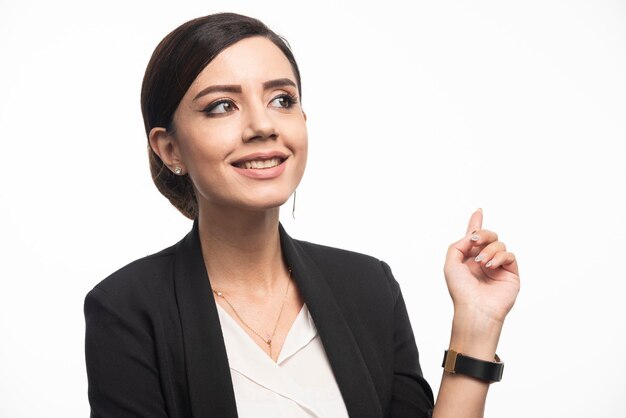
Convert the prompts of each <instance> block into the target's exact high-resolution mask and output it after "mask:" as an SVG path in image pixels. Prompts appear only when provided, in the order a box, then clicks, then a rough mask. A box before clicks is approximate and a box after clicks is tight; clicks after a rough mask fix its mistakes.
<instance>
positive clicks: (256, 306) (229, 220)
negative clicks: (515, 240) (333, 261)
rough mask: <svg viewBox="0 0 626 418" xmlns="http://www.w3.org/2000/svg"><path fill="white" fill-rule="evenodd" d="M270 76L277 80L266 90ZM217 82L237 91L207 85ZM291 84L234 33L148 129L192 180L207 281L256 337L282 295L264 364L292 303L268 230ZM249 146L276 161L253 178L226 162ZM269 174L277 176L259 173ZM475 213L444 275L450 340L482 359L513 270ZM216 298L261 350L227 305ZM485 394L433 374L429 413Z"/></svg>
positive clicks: (264, 53) (260, 49) (479, 409)
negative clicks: (450, 307) (167, 124)
mask: <svg viewBox="0 0 626 418" xmlns="http://www.w3.org/2000/svg"><path fill="white" fill-rule="evenodd" d="M275 80H282V81H281V82H274V85H273V86H268V82H271V81H275ZM285 80H287V81H285ZM224 85H228V86H236V87H237V88H236V89H232V88H228V89H224V88H220V89H218V91H210V92H207V88H209V89H211V88H213V87H214V86H224ZM295 85H296V78H295V76H294V74H293V71H292V69H291V66H290V64H289V62H288V61H287V59H286V57H285V56H284V55H283V54H282V52H281V51H280V50H279V49H278V48H277V47H276V46H275V45H274V44H273V43H271V42H270V41H268V40H267V39H265V38H261V37H254V38H248V39H244V40H241V41H239V42H237V43H235V44H234V45H232V46H230V47H228V48H226V49H225V50H224V51H222V52H221V53H220V54H219V55H218V56H217V57H216V58H215V59H214V60H213V61H212V62H211V63H210V64H209V65H208V66H207V67H206V68H205V69H204V70H203V71H202V72H201V73H200V74H199V75H198V77H197V78H196V80H195V81H194V82H193V83H192V85H191V86H190V88H189V90H188V91H187V93H186V94H185V96H184V97H183V99H182V101H181V103H180V104H179V106H178V108H177V110H176V112H175V114H174V118H173V122H174V129H173V131H170V132H168V131H167V130H166V129H165V128H154V129H152V131H151V132H150V135H149V140H150V145H151V147H152V148H153V149H154V151H155V152H156V153H157V154H158V155H159V156H160V157H161V159H162V160H163V162H164V163H165V164H166V165H167V166H168V167H169V168H170V169H171V170H172V171H174V170H175V169H176V167H180V168H181V169H182V175H189V176H190V178H191V180H192V182H193V184H194V187H195V189H196V196H197V197H198V207H199V218H198V221H199V228H200V239H201V245H202V252H203V256H204V260H205V263H206V267H207V271H208V274H209V277H210V280H211V285H212V287H213V288H214V289H217V290H220V291H222V292H223V293H224V295H226V297H227V298H228V300H229V301H230V302H231V304H232V305H233V306H234V307H235V309H236V312H237V313H238V314H239V316H241V317H242V318H244V320H245V321H246V324H247V325H248V326H250V327H251V328H253V329H254V330H256V331H257V332H259V333H261V334H264V335H269V334H271V333H272V330H273V328H274V325H275V324H276V319H277V317H278V316H279V315H278V314H279V311H280V307H281V305H282V303H283V301H285V306H284V310H283V312H282V315H280V320H279V322H278V327H277V331H276V333H275V335H274V337H273V342H272V355H271V357H272V359H273V360H274V361H276V359H277V358H278V354H279V352H280V349H281V347H282V344H283V342H284V340H285V337H286V336H287V333H288V332H289V329H290V327H291V324H292V323H293V321H294V320H295V318H296V316H297V314H298V313H299V311H300V309H301V307H302V304H303V301H302V298H301V296H300V294H299V292H298V289H297V287H296V286H295V284H294V283H293V282H291V284H290V285H289V283H290V277H289V272H288V268H287V266H285V263H284V261H283V257H282V254H281V249H280V242H279V236H278V223H279V207H280V205H282V204H283V203H285V202H286V201H287V199H288V198H289V197H290V196H291V194H293V192H294V191H295V189H296V187H297V185H298V183H299V182H300V179H301V178H302V175H303V172H304V168H305V165H306V158H307V130H306V115H305V113H304V112H303V110H302V108H301V107H300V104H299V100H298V93H299V92H298V91H297V88H296V87H295ZM225 90H228V91H225ZM289 97H291V98H292V99H293V100H292V99H290V98H289ZM258 153H261V154H263V155H265V156H269V155H274V154H275V153H278V154H276V155H280V156H282V157H284V161H283V159H281V161H283V162H282V168H280V169H276V168H272V169H269V170H270V171H267V172H263V171H261V170H263V169H250V170H254V172H255V173H260V174H259V175H260V176H261V178H258V176H257V177H255V175H253V176H251V175H250V172H246V171H244V170H242V168H241V167H238V166H237V165H238V164H237V162H241V161H242V159H250V158H251V157H250V156H251V155H258ZM272 153H274V154H272ZM255 158H256V157H255ZM257 159H258V158H257ZM239 165H241V164H239ZM271 170H274V171H271ZM272 172H274V173H275V174H276V175H275V176H274V175H269V176H266V175H265V174H266V173H272ZM482 220H483V214H482V211H481V210H478V211H476V212H475V213H474V214H472V216H471V218H470V221H469V225H468V229H467V233H466V235H465V236H464V237H463V238H461V239H460V240H459V241H457V242H455V243H454V244H452V245H451V246H450V247H449V249H448V253H447V257H446V262H445V266H444V273H445V277H446V282H447V285H448V289H449V291H450V295H451V297H452V301H453V303H454V309H455V315H454V320H453V324H452V333H451V339H450V348H452V349H455V350H457V351H458V352H461V353H463V354H466V355H469V356H472V357H476V358H480V359H484V360H489V361H493V358H494V355H495V351H496V347H497V344H498V340H499V337H500V332H501V330H502V325H503V323H504V319H505V317H506V315H507V313H508V312H509V310H510V309H511V307H512V306H513V303H514V302H515V298H516V296H517V293H518V291H519V276H518V269H517V263H516V260H515V256H514V255H513V254H512V253H510V252H508V251H507V250H506V247H505V245H504V244H503V243H502V242H500V241H499V240H498V237H497V235H496V234H495V233H494V232H491V231H488V230H484V229H482ZM478 255H481V256H482V257H481V259H479V261H476V257H477V256H478ZM488 263H489V264H488ZM287 289H288V292H287V293H286V290H287ZM285 295H286V296H285ZM217 302H218V303H220V305H221V306H222V307H223V308H224V309H225V310H226V311H227V312H228V313H229V314H230V315H231V316H232V317H233V318H234V319H235V320H236V321H237V322H239V324H240V325H241V326H242V329H244V330H245V331H246V332H247V333H248V334H249V335H250V337H251V338H252V339H253V340H254V341H255V342H256V343H257V345H258V346H259V347H260V348H261V349H263V350H264V351H265V352H266V353H268V354H269V350H268V346H267V344H265V343H264V342H263V341H262V340H261V339H260V338H259V337H258V336H257V335H255V334H254V333H253V332H252V331H251V330H250V329H249V328H248V327H247V326H246V324H244V323H242V321H241V320H240V319H239V318H238V317H237V315H236V314H235V312H234V311H233V309H232V308H231V307H230V306H229V305H228V304H227V303H225V301H224V300H222V299H220V298H217ZM487 390H488V384H486V383H483V382H480V381H478V380H475V379H472V378H469V377H466V376H462V375H456V374H455V375H451V374H448V373H444V376H443V378H442V383H441V386H440V391H439V394H438V396H437V403H436V406H435V410H434V415H433V416H434V417H435V418H445V417H455V418H459V417H467V418H470V417H472V418H473V417H481V416H483V412H484V405H485V399H486V395H487Z"/></svg>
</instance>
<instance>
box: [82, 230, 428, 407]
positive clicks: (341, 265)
mask: <svg viewBox="0 0 626 418" xmlns="http://www.w3.org/2000/svg"><path fill="white" fill-rule="evenodd" d="M280 240H281V246H282V251H283V255H284V258H285V260H286V263H287V264H288V265H289V266H291V268H292V272H293V273H292V275H293V278H294V280H295V282H296V283H297V285H298V288H299V289H300V292H301V294H302V296H303V297H304V300H305V302H306V304H307V306H308V309H309V311H310V313H311V316H312V317H313V320H314V321H315V326H316V327H317V329H318V332H319V335H320V338H321V340H322V343H323V345H324V349H325V350H326V354H327V356H328V360H329V362H330V365H331V367H332V370H333V373H334V375H335V378H336V380H337V383H338V385H339V388H340V391H341V394H342V396H343V399H344V402H345V404H346V407H347V409H348V413H349V414H350V416H351V417H358V418H360V417H409V416H410V417H419V418H421V417H427V416H430V414H431V412H430V411H431V409H432V407H433V395H432V391H431V389H430V387H429V386H428V384H427V383H426V381H425V380H424V379H423V378H422V373H421V369H420V365H419V360H418V352H417V348H416V346H415V340H414V338H413V332H412V330H411V326H410V323H409V318H408V316H407V312H406V308H405V305H404V301H403V299H402V294H401V292H400V288H399V286H398V283H397V282H396V281H395V279H394V278H393V276H392V274H391V271H390V269H389V267H388V266H387V265H386V264H385V263H383V262H381V261H379V260H376V259H375V258H372V257H368V256H365V255H362V254H357V253H353V252H349V251H344V250H339V249H335V248H329V247H324V246H320V245H315V244H311V243H307V242H303V241H297V240H294V239H292V238H291V237H289V236H288V235H287V234H286V232H285V231H284V230H283V228H282V226H281V227H280ZM85 320H86V339H85V353H86V361H87V375H88V380H89V402H90V404H91V417H99V418H124V417H133V418H135V417H142V418H143V417H145V418H161V417H169V418H186V417H195V418H209V417H219V418H230V417H236V416H237V407H236V404H235V397H234V393H233V387H232V381H231V377H230V369H229V366H228V359H227V356H226V349H225V347H224V340H223V336H222V330H221V327H220V323H219V319H218V314H217V309H216V306H215V303H214V300H213V292H212V290H211V287H210V282H209V280H208V276H207V272H206V269H205V264H204V261H203V257H202V252H201V248H200V240H199V234H198V226H197V223H196V224H194V227H193V229H192V230H191V232H190V233H189V234H187V236H185V238H183V239H182V240H181V241H180V242H179V243H178V244H176V245H174V246H172V247H170V248H167V249H165V250H163V251H161V252H159V253H157V254H154V255H151V256H148V257H145V258H142V259H140V260H137V261H135V262H133V263H131V264H129V265H127V266H126V267H123V268H122V269H120V270H119V271H117V272H115V273H113V274H112V275H111V276H109V277H108V278H106V279H105V280H103V281H102V282H101V283H100V284H98V285H97V286H96V287H95V288H94V289H93V290H91V292H89V294H88V295H87V297H86V299H85Z"/></svg>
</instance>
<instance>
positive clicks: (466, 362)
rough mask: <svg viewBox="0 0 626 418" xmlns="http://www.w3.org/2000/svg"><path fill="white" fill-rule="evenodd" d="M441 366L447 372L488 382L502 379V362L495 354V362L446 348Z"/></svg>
mask: <svg viewBox="0 0 626 418" xmlns="http://www.w3.org/2000/svg"><path fill="white" fill-rule="evenodd" d="M442 367H443V368H444V370H445V371H446V372H448V373H460V374H463V375H466V376H470V377H474V378H476V379H480V380H483V381H486V382H489V383H492V382H499V381H501V380H502V373H503V372H504V363H502V362H501V361H500V358H499V357H498V356H497V355H496V357H495V362H490V361H484V360H479V359H477V358H474V357H470V356H466V355H464V354H461V353H458V352H456V351H454V350H446V352H445V353H444V356H443V364H442Z"/></svg>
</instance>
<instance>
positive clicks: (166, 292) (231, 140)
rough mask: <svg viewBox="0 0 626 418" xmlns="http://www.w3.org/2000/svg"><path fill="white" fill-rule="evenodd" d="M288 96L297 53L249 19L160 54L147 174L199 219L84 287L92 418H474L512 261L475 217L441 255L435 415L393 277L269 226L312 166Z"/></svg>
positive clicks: (185, 34)
mask: <svg viewBox="0 0 626 418" xmlns="http://www.w3.org/2000/svg"><path fill="white" fill-rule="evenodd" d="M300 94H301V83H300V74H299V71H298V66H297V64H296V62H295V59H294V57H293V55H292V53H291V51H290V50H289V48H288V46H287V45H286V43H285V42H284V41H283V40H282V39H281V38H280V37H278V36H277V35H276V34H274V33H273V32H272V31H271V30H269V29H268V28H267V27H265V26H264V25H263V24H262V23H261V22H259V21H257V20H255V19H251V18H248V17H245V16H240V15H236V14H217V15H210V16H206V17H203V18H199V19H196V20H193V21H190V22H187V23H185V24H184V25H182V26H180V27H179V28H177V29H176V30H174V31H173V32H172V33H170V34H169V35H168V36H167V37H166V38H165V39H164V40H163V41H162V42H161V43H160V44H159V46H158V47H157V48H156V50H155V52H154V54H153V56H152V58H151V60H150V63H149V64H148V67H147V70H146V74H145V78H144V82H143V88H142V95H141V103H142V111H143V116H144V122H145V127H146V133H147V135H148V142H149V153H150V165H151V171H152V176H153V179H154V182H155V184H156V185H157V187H158V189H159V190H160V191H161V192H162V193H163V194H164V195H165V196H166V197H167V198H168V199H169V200H170V201H171V203H172V204H173V205H174V206H176V207H177V208H178V209H179V210H180V211H181V212H182V213H183V214H184V215H186V216H187V217H189V218H191V219H193V220H194V226H193V229H192V231H191V232H190V233H189V234H188V235H187V236H186V237H185V238H183V239H182V240H181V241H180V242H179V243H178V244H176V245H174V246H172V247H170V248H167V249H165V250H163V251H161V252H159V253H157V254H154V255H152V256H148V257H146V258H143V259H140V260H137V261H135V262H133V263H131V264H129V265H128V266H126V267H124V268H122V269H121V270H119V271H117V272H116V273H114V274H112V275H111V276H110V277H108V278H107V279H105V280H104V281H102V282H101V283H100V284H98V285H97V286H96V287H95V288H94V289H93V290H92V291H91V292H90V293H89V294H88V295H87V298H86V300H85V317H86V322H87V330H86V360H87V371H88V377H89V400H90V403H91V408H92V416H93V417H116V418H120V417H151V418H152V417H170V418H174V417H191V416H193V417H235V416H241V417H265V416H271V417H277V416H280V417H310V416H319V417H345V416H352V417H380V416H390V417H404V416H407V417H408V416H411V417H425V416H431V414H432V416H433V417H439V418H440V417H455V418H458V417H478V416H482V414H483V409H484V403H485V398H486V394H487V389H488V386H489V382H491V381H497V380H499V377H500V376H501V364H500V363H498V362H497V361H495V360H494V358H495V350H496V346H497V343H498V339H499V335H500V331H501V329H502V323H503V321H504V318H505V316H506V314H507V313H508V311H509V310H510V309H511V307H512V305H513V303H514V301H515V298H516V295H517V292H518V289H519V279H518V275H517V264H516V261H515V257H514V256H513V255H512V254H511V253H509V252H507V251H506V249H505V246H504V244H502V243H501V242H500V241H498V238H497V236H496V234H495V233H493V232H490V231H487V230H483V229H482V227H481V224H482V213H481V211H480V210H478V211H476V212H475V213H474V214H473V215H472V216H471V218H470V221H469V227H468V232H467V234H466V235H465V236H464V237H463V238H461V239H460V240H459V241H457V242H456V243H454V244H452V245H451V246H450V248H449V251H448V255H447V259H446V263H445V276H446V281H447V284H448V288H449V290H450V294H451V296H452V299H453V302H454V307H455V315H454V321H453V324H452V334H451V341H450V347H449V348H450V350H452V351H450V353H449V354H448V355H447V360H446V370H447V371H445V372H444V376H443V378H442V383H441V387H440V392H439V395H438V399H437V403H436V405H434V406H433V404H434V402H433V395H432V392H431V390H430V388H429V386H428V384H427V383H426V382H425V381H424V379H423V378H422V374H421V370H420V366H419V360H418V353H417V348H416V347H415V341H414V338H413V334H412V331H411V327H410V324H409V319H408V316H407V312H406V309H405V306H404V302H403V299H402V295H401V293H400V290H399V287H398V284H397V282H396V281H395V280H394V278H393V276H392V275H391V271H390V269H389V267H388V266H387V265H386V264H385V263H383V262H380V261H378V260H376V259H374V258H371V257H368V256H365V255H361V254H356V253H352V252H348V251H344V250H338V249H334V248H329V247H323V246H319V245H314V244H310V243H306V242H301V241H297V240H294V239H292V238H291V237H289V235H287V233H286V232H285V231H284V230H283V229H282V227H281V226H280V224H279V207H280V206H281V205H282V204H283V203H285V202H286V201H287V199H288V198H289V197H290V196H291V195H292V194H293V193H294V192H295V190H296V187H297V185H298V183H299V182H300V179H301V177H302V175H303V172H304V168H305V165H306V158H307V130H306V115H305V113H304V112H303V110H302V108H301V107H300ZM454 352H458V353H462V355H458V356H457V355H456V354H455V353H454Z"/></svg>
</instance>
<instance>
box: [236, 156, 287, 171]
mask: <svg viewBox="0 0 626 418" xmlns="http://www.w3.org/2000/svg"><path fill="white" fill-rule="evenodd" d="M280 162H281V159H280V158H270V159H269V160H253V161H245V162H244V163H243V164H241V165H242V166H243V168H246V169H251V168H255V169H259V168H261V169H262V168H272V167H276V166H277V165H279V164H280Z"/></svg>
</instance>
